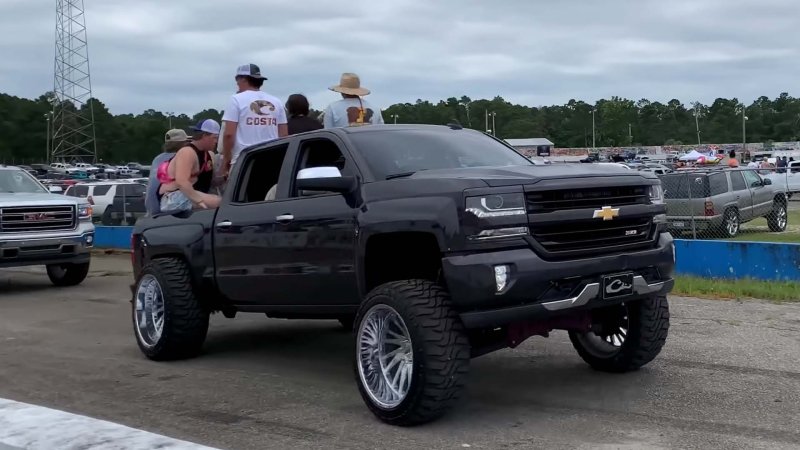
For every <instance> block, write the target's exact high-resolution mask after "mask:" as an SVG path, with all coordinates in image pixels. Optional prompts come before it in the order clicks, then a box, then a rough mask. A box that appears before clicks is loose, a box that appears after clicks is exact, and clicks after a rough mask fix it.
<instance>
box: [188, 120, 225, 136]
mask: <svg viewBox="0 0 800 450" xmlns="http://www.w3.org/2000/svg"><path fill="white" fill-rule="evenodd" d="M192 131H202V132H205V133H211V134H219V123H218V122H217V121H216V120H214V119H206V120H201V121H200V122H198V123H197V125H195V126H193V127H192Z"/></svg>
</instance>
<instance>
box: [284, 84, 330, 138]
mask: <svg viewBox="0 0 800 450" xmlns="http://www.w3.org/2000/svg"><path fill="white" fill-rule="evenodd" d="M286 111H287V112H288V113H289V134H290V135H292V134H297V133H303V132H305V131H312V130H319V129H320V128H322V123H320V121H318V120H316V119H312V118H311V117H308V111H309V106H308V99H307V98H306V97H305V95H303V94H292V95H290V96H289V98H288V99H287V100H286Z"/></svg>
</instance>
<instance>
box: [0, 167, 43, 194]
mask: <svg viewBox="0 0 800 450" xmlns="http://www.w3.org/2000/svg"><path fill="white" fill-rule="evenodd" d="M9 193H11V194H48V193H49V191H48V190H47V189H45V188H44V187H43V186H42V185H41V184H39V182H38V181H36V179H35V178H33V177H32V176H31V175H30V174H29V173H28V172H26V171H24V170H19V169H11V170H0V194H9Z"/></svg>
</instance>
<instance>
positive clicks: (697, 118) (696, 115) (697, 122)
mask: <svg viewBox="0 0 800 450" xmlns="http://www.w3.org/2000/svg"><path fill="white" fill-rule="evenodd" d="M699 105H700V103H699V102H694V127H695V129H697V145H698V146H699V145H700V110H699V109H698V108H697V107H698V106H699Z"/></svg>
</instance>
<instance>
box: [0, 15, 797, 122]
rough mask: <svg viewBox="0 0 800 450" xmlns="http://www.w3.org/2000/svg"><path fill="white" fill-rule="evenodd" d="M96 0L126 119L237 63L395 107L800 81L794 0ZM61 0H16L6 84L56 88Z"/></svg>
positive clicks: (216, 91)
mask: <svg viewBox="0 0 800 450" xmlns="http://www.w3.org/2000/svg"><path fill="white" fill-rule="evenodd" d="M253 4H254V3H253V2H250V1H243V0H227V2H225V3H224V6H223V3H219V2H188V1H180V0H177V1H173V2H163V1H156V0H137V1H136V2H130V1H123V0H85V6H86V18H87V26H88V34H89V52H90V57H91V62H92V65H91V70H92V84H93V86H92V87H93V91H94V95H95V96H96V97H98V98H99V99H100V100H102V101H103V102H104V103H105V104H106V105H107V106H108V107H109V109H110V110H111V111H112V112H113V113H115V114H119V113H140V112H142V111H143V110H145V109H148V108H154V109H157V110H161V111H174V112H176V113H181V112H183V113H188V114H191V113H194V112H197V111H199V110H201V109H204V108H217V109H221V108H222V107H223V106H224V104H225V102H226V100H227V98H228V96H229V95H230V94H231V93H232V91H233V89H234V83H233V71H234V69H235V67H236V66H237V65H239V64H242V63H246V62H253V63H256V64H258V65H260V66H261V68H262V70H263V72H265V73H266V74H267V76H268V77H269V81H268V82H267V84H266V85H265V87H264V89H265V90H267V91H269V92H271V93H274V94H276V95H278V96H279V97H282V98H285V97H286V96H288V95H289V94H291V93H293V92H302V93H305V94H306V95H308V96H309V98H310V100H311V102H312V106H313V107H316V108H323V107H324V106H325V104H327V103H328V102H330V101H331V100H334V99H335V98H336V94H334V93H332V92H330V91H328V90H327V87H328V86H330V85H332V84H335V83H336V82H337V81H338V77H339V74H340V73H341V72H343V71H354V72H357V73H359V74H360V75H361V77H362V82H363V84H364V85H365V86H367V87H369V88H370V89H372V91H373V94H372V95H371V96H370V100H371V101H373V102H374V103H375V104H376V105H379V106H381V107H386V106H388V105H390V104H392V103H399V102H413V101H415V100H416V99H417V98H422V99H427V100H431V101H436V100H439V99H443V98H447V97H452V96H457V97H458V96H461V95H468V96H470V97H473V98H486V97H489V98H490V97H494V96H495V95H500V96H503V97H504V98H506V99H507V100H509V101H512V102H517V103H523V104H529V105H548V104H561V103H564V102H566V101H568V100H569V99H570V98H576V99H581V100H585V101H589V102H592V101H594V100H596V99H599V98H608V97H611V96H613V95H618V96H623V97H628V98H632V99H639V98H643V97H646V98H649V99H651V100H659V101H668V100H669V99H672V98H678V99H680V100H682V101H684V102H687V103H688V102H690V101H694V100H700V101H703V102H706V103H709V102H711V101H713V100H714V99H715V98H716V97H738V98H740V99H745V100H746V101H750V100H753V99H755V98H756V97H758V96H760V95H767V96H770V97H774V96H777V95H778V94H779V93H780V92H783V91H789V92H790V93H792V92H791V90H792V89H793V88H794V87H795V86H796V85H797V84H796V81H795V80H796V78H797V75H796V74H797V73H798V72H799V71H800V63H799V62H798V61H800V51H799V48H798V47H799V46H798V44H797V43H796V41H797V40H796V39H794V38H793V36H794V35H795V34H796V33H797V29H798V25H800V3H799V2H796V1H793V0H761V2H760V3H756V2H752V1H747V0H672V1H669V2H665V1H658V0H638V1H632V0H630V1H625V0H610V1H604V2H586V1H583V0H565V1H562V2H558V3H556V2H546V3H545V2H533V1H523V0H518V1H510V0H509V1H502V2H499V1H496V2H486V1H467V0H460V1H456V0H437V1H435V2H433V1H423V0H405V1H395V2H376V1H364V0H352V1H351V2H346V3H342V2H328V1H312V0H309V1H305V2H282V1H281V2H279V1H262V2H258V3H256V5H257V6H255V7H254V6H252V5H253ZM54 9H55V8H54V5H53V4H52V2H33V1H30V0H3V2H2V4H0V29H2V30H3V31H4V32H5V33H4V34H5V35H6V36H14V38H13V39H8V38H7V39H5V40H4V41H2V42H0V91H3V92H7V93H10V94H13V95H18V96H24V97H35V96H38V95H40V94H42V93H43V92H45V91H47V90H49V89H52V86H53V74H52V71H53V53H54V43H53V40H54V34H55V32H54V26H55V11H54Z"/></svg>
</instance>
